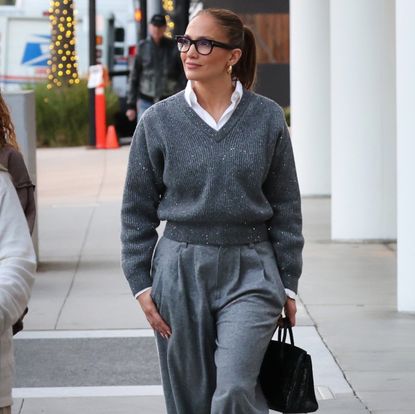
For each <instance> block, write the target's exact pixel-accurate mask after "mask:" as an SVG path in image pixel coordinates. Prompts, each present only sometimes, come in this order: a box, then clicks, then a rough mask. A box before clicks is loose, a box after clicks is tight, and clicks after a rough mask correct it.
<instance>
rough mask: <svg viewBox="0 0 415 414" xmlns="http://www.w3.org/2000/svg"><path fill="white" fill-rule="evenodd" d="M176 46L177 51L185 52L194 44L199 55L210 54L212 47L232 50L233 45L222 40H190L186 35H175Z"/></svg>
mask: <svg viewBox="0 0 415 414" xmlns="http://www.w3.org/2000/svg"><path fill="white" fill-rule="evenodd" d="M175 39H176V42H177V48H178V49H179V52H182V53H186V52H188V51H189V49H190V46H192V45H195V48H196V51H197V53H199V54H201V55H210V54H211V53H212V50H213V48H214V47H220V48H222V49H227V50H232V49H235V48H236V47H235V46H231V45H228V44H226V43H222V42H216V41H215V40H210V39H197V40H192V39H189V38H188V37H186V36H176V37H175Z"/></svg>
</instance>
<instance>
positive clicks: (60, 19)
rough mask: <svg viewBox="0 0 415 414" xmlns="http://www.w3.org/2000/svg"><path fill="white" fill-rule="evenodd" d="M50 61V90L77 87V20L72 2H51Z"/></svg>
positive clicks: (63, 0)
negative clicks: (69, 86) (70, 86)
mask: <svg viewBox="0 0 415 414" xmlns="http://www.w3.org/2000/svg"><path fill="white" fill-rule="evenodd" d="M49 20H50V25H51V35H52V37H51V44H50V46H49V48H50V59H49V60H48V66H49V71H48V81H49V82H48V85H47V87H48V89H51V88H53V87H54V86H56V87H61V86H64V85H66V86H68V85H75V84H78V83H79V82H80V80H79V77H78V57H77V55H76V51H75V20H74V10H73V1H72V0H51V2H50V8H49Z"/></svg>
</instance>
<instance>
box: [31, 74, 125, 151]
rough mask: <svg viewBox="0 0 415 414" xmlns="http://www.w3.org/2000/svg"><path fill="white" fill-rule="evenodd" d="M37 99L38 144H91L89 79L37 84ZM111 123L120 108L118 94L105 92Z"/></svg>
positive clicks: (35, 89)
mask: <svg viewBox="0 0 415 414" xmlns="http://www.w3.org/2000/svg"><path fill="white" fill-rule="evenodd" d="M32 88H33V90H34V92H35V100H36V130H37V144H38V146H40V147H64V146H77V145H87V142H88V122H89V120H88V88H87V83H86V81H81V83H80V84H79V85H74V86H70V87H62V88H52V89H48V88H47V84H46V83H44V84H37V85H34V86H33V87H32ZM105 95H106V104H107V105H106V106H107V108H106V112H107V124H108V125H109V124H110V123H112V122H113V119H114V116H115V113H116V112H117V111H119V101H118V97H117V96H116V95H115V94H114V93H113V92H112V91H111V90H110V89H109V88H107V90H106V91H105Z"/></svg>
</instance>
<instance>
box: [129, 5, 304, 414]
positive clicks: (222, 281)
mask: <svg viewBox="0 0 415 414" xmlns="http://www.w3.org/2000/svg"><path fill="white" fill-rule="evenodd" d="M176 41H177V45H178V48H179V51H180V52H181V57H182V62H183V66H184V70H185V74H186V77H187V79H188V84H187V87H186V89H185V91H182V92H179V93H178V94H176V95H174V96H173V97H171V98H168V99H166V100H164V101H162V102H160V103H157V104H156V105H154V106H152V107H151V108H150V109H149V110H148V111H147V112H146V113H145V114H144V116H143V117H142V119H141V120H140V122H139V124H138V126H137V129H136V132H135V134H134V139H133V143H132V146H131V152H130V159H129V165H128V172H127V178H126V183H125V189H124V198H123V206H122V234H121V238H122V244H123V248H122V265H123V270H124V273H125V275H126V278H127V280H128V282H129V284H130V287H131V290H132V292H133V294H134V295H135V297H136V298H137V299H138V301H139V303H140V305H141V307H142V309H143V311H144V313H145V314H146V317H147V319H148V321H149V323H150V324H151V326H152V327H153V328H154V330H155V332H156V340H157V346H158V352H159V358H160V366H161V373H162V381H163V388H164V395H165V399H166V405H167V412H168V414H264V413H268V408H267V404H266V401H265V398H264V396H263V394H262V391H261V389H260V386H259V384H258V374H259V370H260V367H261V363H262V359H263V356H264V353H265V350H266V348H267V345H268V343H269V341H270V339H271V336H272V334H273V332H274V330H275V328H276V325H277V322H278V319H279V317H280V315H281V312H282V309H283V308H284V310H285V315H286V316H287V317H288V318H289V319H290V321H291V323H292V325H294V324H295V314H296V305H295V294H296V292H297V286H298V279H299V277H300V274H301V267H302V258H301V254H302V248H303V243H304V241H303V237H302V218H301V200H300V194H299V189H298V183H297V177H296V171H295V164H294V158H293V153H292V147H291V142H290V137H289V133H288V130H287V126H286V124H285V120H284V115H283V111H282V109H281V108H280V107H279V106H278V105H277V104H276V103H275V102H273V101H271V100H269V99H267V98H265V97H262V96H259V95H257V94H255V93H253V92H251V91H250V89H251V87H252V85H253V82H254V79H255V71H256V59H255V55H256V50H255V40H254V37H253V34H252V32H251V31H250V30H249V29H248V28H246V27H244V26H243V24H242V22H241V20H240V19H239V17H238V16H237V15H236V14H234V13H232V12H230V11H228V10H223V9H206V10H203V11H201V12H199V13H198V14H197V15H196V17H195V18H194V19H193V20H192V21H191V22H190V23H189V25H188V27H187V30H186V33H185V35H184V36H178V37H177V38H176ZM160 220H166V221H167V224H166V228H165V231H164V235H163V237H161V239H160V240H159V242H158V244H157V247H156V248H155V245H156V243H157V232H156V228H157V227H158V225H159V223H160ZM154 248H155V251H154V256H153V257H152V255H153V250H154ZM288 296H289V297H288Z"/></svg>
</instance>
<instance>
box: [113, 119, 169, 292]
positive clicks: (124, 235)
mask: <svg viewBox="0 0 415 414" xmlns="http://www.w3.org/2000/svg"><path fill="white" fill-rule="evenodd" d="M162 176H163V152H162V149H161V147H160V146H159V145H158V143H157V142H156V141H155V140H154V134H147V133H146V130H145V127H144V122H143V120H141V121H140V122H139V124H138V126H137V129H136V131H135V133H134V137H133V141H132V144H131V149H130V156H129V161H128V169H127V178H126V181H125V187H124V196H123V202H122V209H121V242H122V253H121V256H122V258H121V263H122V268H123V271H124V274H125V277H126V278H127V281H128V283H129V284H130V288H131V291H132V293H133V295H136V294H137V293H138V292H139V291H140V290H142V289H144V288H146V287H149V286H151V283H152V281H151V277H150V269H151V258H152V254H153V250H154V247H155V245H156V243H157V239H158V235H157V231H156V229H157V227H158V225H159V224H160V220H159V218H158V216H157V208H158V205H159V203H160V199H161V197H162V194H163V192H164V186H163V180H162Z"/></svg>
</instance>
